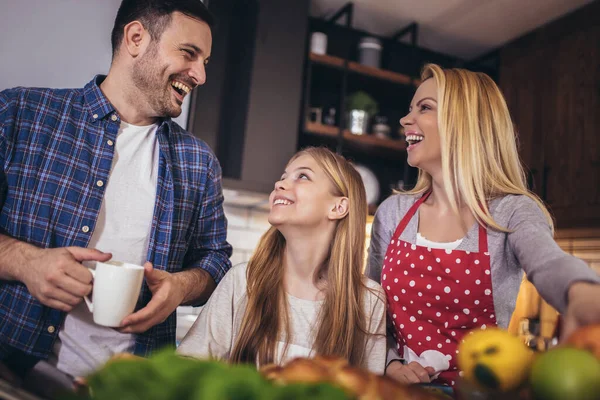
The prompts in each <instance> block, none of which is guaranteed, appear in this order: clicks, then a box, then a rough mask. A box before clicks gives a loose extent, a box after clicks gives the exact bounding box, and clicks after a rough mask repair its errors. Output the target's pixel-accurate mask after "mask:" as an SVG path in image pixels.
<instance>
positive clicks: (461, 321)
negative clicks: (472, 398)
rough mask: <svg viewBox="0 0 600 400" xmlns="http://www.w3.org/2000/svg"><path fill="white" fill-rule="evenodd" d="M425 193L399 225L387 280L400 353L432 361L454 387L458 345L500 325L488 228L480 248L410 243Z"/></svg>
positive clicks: (385, 265)
mask: <svg viewBox="0 0 600 400" xmlns="http://www.w3.org/2000/svg"><path fill="white" fill-rule="evenodd" d="M429 194H430V192H429V193H426V194H425V195H423V196H422V197H421V198H420V199H419V200H418V201H417V202H416V203H415V204H414V205H413V206H412V207H411V208H410V210H409V211H408V212H407V213H406V215H405V216H404V218H402V221H400V223H399V224H398V227H397V228H396V231H395V232H394V235H393V236H392V240H391V242H390V244H389V246H388V248H387V252H386V255H385V259H384V263H383V269H382V271H381V285H382V286H383V288H384V290H385V293H386V297H387V304H388V315H389V318H390V319H391V321H392V325H393V328H394V329H393V333H394V338H395V339H396V343H397V347H398V352H399V353H400V356H403V357H404V358H405V359H406V360H407V361H417V362H419V363H420V364H421V365H424V366H432V367H433V368H434V369H435V370H436V372H439V375H438V377H437V379H436V380H435V383H439V384H447V385H451V386H454V384H455V382H456V379H457V377H458V369H457V366H456V354H457V352H458V350H457V347H458V344H459V343H460V341H461V339H462V338H463V336H464V335H465V334H466V333H467V332H468V331H469V330H471V329H474V328H483V329H485V328H486V327H491V326H495V325H496V317H495V315H494V300H493V296H492V281H491V273H490V255H489V253H488V243H487V233H486V229H485V228H484V227H483V226H481V225H480V226H479V252H475V253H474V252H469V251H462V250H444V249H433V248H428V247H423V246H417V245H415V244H411V243H407V242H405V241H403V240H401V239H400V236H401V235H402V232H403V231H404V229H405V228H406V226H407V225H408V223H409V221H410V220H411V218H412V217H413V216H414V215H415V213H416V212H417V210H418V208H419V206H420V205H421V204H422V203H423V202H424V201H425V200H427V197H429Z"/></svg>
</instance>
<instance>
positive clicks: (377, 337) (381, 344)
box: [364, 285, 387, 375]
mask: <svg viewBox="0 0 600 400" xmlns="http://www.w3.org/2000/svg"><path fill="white" fill-rule="evenodd" d="M373 286H375V285H373ZM368 290H370V292H369V296H370V297H371V298H372V301H371V304H373V306H372V311H371V315H370V317H369V320H368V321H369V326H368V331H369V336H368V338H367V341H366V346H365V355H366V359H365V361H366V362H365V363H364V364H365V365H366V368H367V369H368V370H369V371H371V372H373V373H376V374H379V375H382V374H383V373H384V371H385V366H386V352H387V339H386V322H385V321H386V307H385V293H384V292H383V289H382V288H381V287H380V286H379V285H377V287H374V288H369V289H368Z"/></svg>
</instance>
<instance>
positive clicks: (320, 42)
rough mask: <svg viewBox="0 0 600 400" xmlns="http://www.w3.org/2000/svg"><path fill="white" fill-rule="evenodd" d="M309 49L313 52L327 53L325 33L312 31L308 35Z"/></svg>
mask: <svg viewBox="0 0 600 400" xmlns="http://www.w3.org/2000/svg"><path fill="white" fill-rule="evenodd" d="M310 51H311V52H313V53H315V54H327V35H326V34H324V33H323V32H313V34H312V36H311V37H310Z"/></svg>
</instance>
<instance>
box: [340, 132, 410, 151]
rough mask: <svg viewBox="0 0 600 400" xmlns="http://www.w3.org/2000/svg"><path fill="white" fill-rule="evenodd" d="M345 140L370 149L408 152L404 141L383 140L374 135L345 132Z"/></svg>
mask: <svg viewBox="0 0 600 400" xmlns="http://www.w3.org/2000/svg"><path fill="white" fill-rule="evenodd" d="M344 140H346V141H348V142H352V143H356V144H361V145H364V146H370V147H379V148H385V149H388V150H394V151H401V152H403V151H406V142H405V141H404V140H394V139H383V138H379V137H377V136H373V135H370V134H368V135H354V134H352V133H350V131H349V130H344Z"/></svg>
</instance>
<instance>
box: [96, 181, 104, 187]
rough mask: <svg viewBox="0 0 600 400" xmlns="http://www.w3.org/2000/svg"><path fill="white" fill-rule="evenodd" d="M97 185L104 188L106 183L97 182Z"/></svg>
mask: <svg viewBox="0 0 600 400" xmlns="http://www.w3.org/2000/svg"><path fill="white" fill-rule="evenodd" d="M96 185H98V187H102V186H104V182H102V181H98V182H96Z"/></svg>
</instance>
